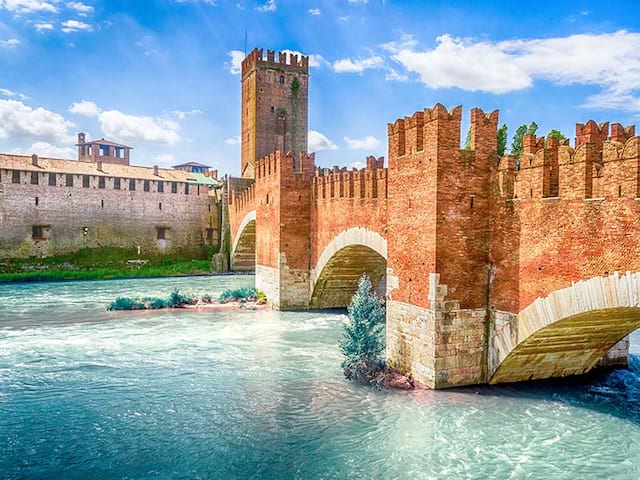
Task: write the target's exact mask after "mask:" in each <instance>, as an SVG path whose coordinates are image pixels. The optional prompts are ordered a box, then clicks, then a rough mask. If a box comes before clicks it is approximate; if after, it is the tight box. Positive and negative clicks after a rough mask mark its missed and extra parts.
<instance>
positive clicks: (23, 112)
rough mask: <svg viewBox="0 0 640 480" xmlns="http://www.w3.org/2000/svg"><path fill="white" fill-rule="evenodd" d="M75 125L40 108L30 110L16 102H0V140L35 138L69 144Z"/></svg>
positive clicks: (28, 107) (30, 108)
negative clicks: (70, 130) (71, 129)
mask: <svg viewBox="0 0 640 480" xmlns="http://www.w3.org/2000/svg"><path fill="white" fill-rule="evenodd" d="M73 127H75V124H74V123H72V122H69V121H67V120H65V119H64V118H63V117H62V116H61V115H59V114H57V113H55V112H51V111H49V110H46V109H44V108H42V107H38V108H35V109H34V108H32V107H30V106H28V105H25V104H24V103H22V102H20V101H18V100H0V138H21V137H26V138H35V139H38V140H43V141H45V140H48V141H53V142H71V141H73V136H72V135H71V134H70V133H69V129H70V128H73Z"/></svg>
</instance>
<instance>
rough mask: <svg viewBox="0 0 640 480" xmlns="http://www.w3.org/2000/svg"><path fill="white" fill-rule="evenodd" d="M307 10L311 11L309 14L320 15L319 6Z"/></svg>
mask: <svg viewBox="0 0 640 480" xmlns="http://www.w3.org/2000/svg"><path fill="white" fill-rule="evenodd" d="M307 12H308V13H309V15H320V9H319V8H310V9H309V10H307Z"/></svg>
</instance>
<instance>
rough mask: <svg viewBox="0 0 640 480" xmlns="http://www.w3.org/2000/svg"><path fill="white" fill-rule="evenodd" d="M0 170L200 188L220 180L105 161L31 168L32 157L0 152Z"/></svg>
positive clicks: (41, 163)
mask: <svg viewBox="0 0 640 480" xmlns="http://www.w3.org/2000/svg"><path fill="white" fill-rule="evenodd" d="M98 168H100V169H98ZM0 169H5V170H21V171H27V172H29V171H37V172H52V173H71V174H75V175H95V176H103V177H123V178H136V179H141V180H156V181H157V180H163V181H173V182H189V183H198V184H203V185H213V184H214V183H212V181H213V182H216V183H215V185H217V184H218V182H220V180H215V179H209V178H208V177H204V175H203V176H202V177H204V178H207V180H206V181H205V180H204V179H203V178H200V176H199V175H197V174H195V173H191V172H186V171H184V170H173V169H169V168H158V175H155V174H154V167H136V166H133V165H120V164H115V163H106V162H98V163H93V162H80V161H77V160H64V159H59V158H44V157H38V164H37V165H33V163H32V158H31V156H27V155H11V154H4V153H0Z"/></svg>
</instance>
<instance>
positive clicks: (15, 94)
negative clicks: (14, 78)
mask: <svg viewBox="0 0 640 480" xmlns="http://www.w3.org/2000/svg"><path fill="white" fill-rule="evenodd" d="M0 95H2V96H3V97H18V98H19V99H21V100H26V99H27V98H28V97H27V96H26V95H24V94H22V93H18V92H14V91H13V90H9V89H8V88H0Z"/></svg>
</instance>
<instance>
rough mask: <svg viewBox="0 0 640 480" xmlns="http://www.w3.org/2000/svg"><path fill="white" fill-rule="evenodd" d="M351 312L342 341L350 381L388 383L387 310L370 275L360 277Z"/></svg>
mask: <svg viewBox="0 0 640 480" xmlns="http://www.w3.org/2000/svg"><path fill="white" fill-rule="evenodd" d="M347 311H348V315H349V321H348V322H346V323H345V324H344V325H343V327H342V338H341V340H340V350H341V351H342V354H343V355H344V360H343V361H342V368H343V373H344V375H345V377H347V379H349V380H356V381H359V382H362V383H367V384H373V385H378V386H380V385H382V384H384V382H385V368H386V366H385V362H384V359H383V358H382V352H383V351H384V348H385V342H384V326H385V309H384V305H383V303H382V301H381V300H380V298H378V296H377V295H376V294H375V292H374V291H373V289H372V287H371V280H369V277H368V276H367V275H364V274H363V275H362V276H361V277H360V280H358V289H357V290H356V293H355V294H354V295H353V298H352V299H351V303H350V304H349V307H348V309H347Z"/></svg>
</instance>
